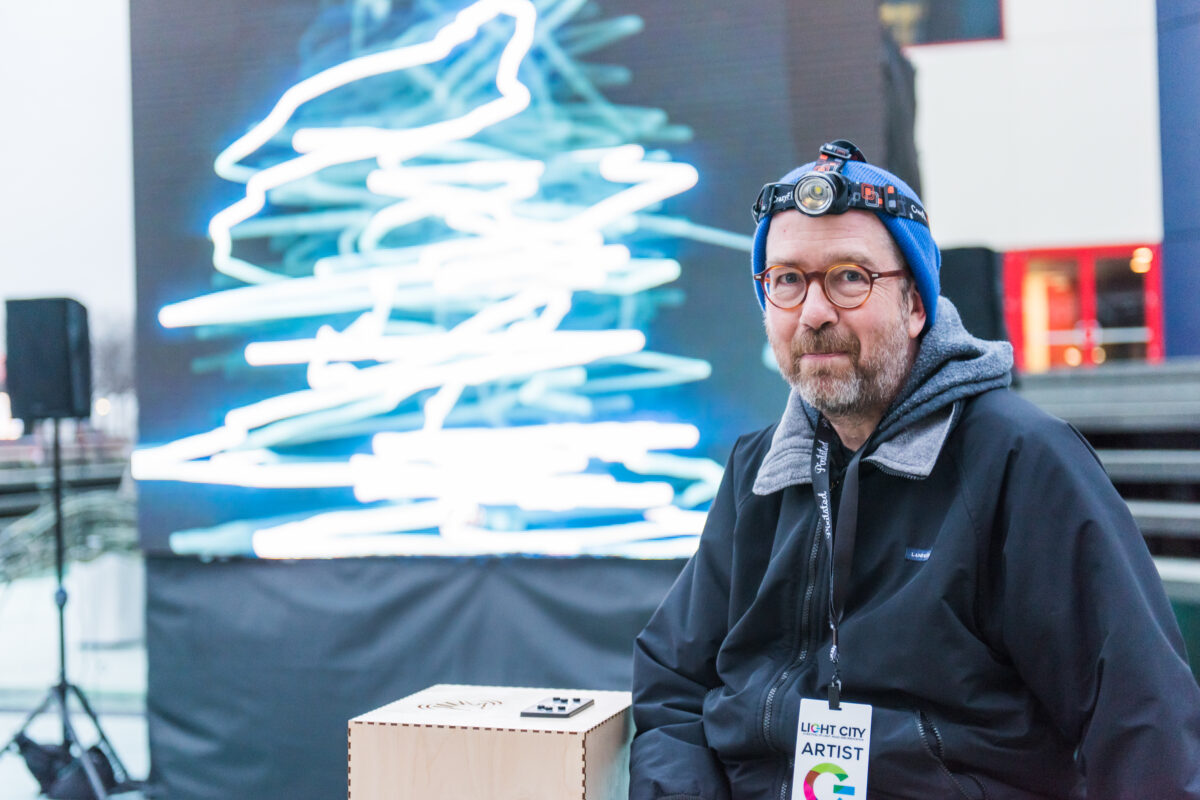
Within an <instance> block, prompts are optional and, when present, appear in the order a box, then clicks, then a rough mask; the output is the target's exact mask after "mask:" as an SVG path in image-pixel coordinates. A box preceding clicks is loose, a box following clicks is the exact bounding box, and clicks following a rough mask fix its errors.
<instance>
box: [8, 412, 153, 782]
mask: <svg viewBox="0 0 1200 800" xmlns="http://www.w3.org/2000/svg"><path fill="white" fill-rule="evenodd" d="M53 422H54V459H53V460H54V568H55V576H56V578H57V582H58V588H57V589H56V590H55V592H54V604H55V605H56V606H58V683H56V684H55V685H54V686H51V687H50V690H49V691H48V692H47V693H46V697H45V699H43V700H42V702H41V703H40V704H39V705H38V707H37V708H35V709H34V710H33V711H32V712H31V713H30V714H29V716H28V717H27V718H26V719H25V722H24V723H23V724H22V725H21V728H20V730H18V731H17V732H16V734H15V735H14V736H13V738H12V740H11V741H10V742H9V743H8V745H6V746H5V748H4V750H9V749H12V748H15V747H16V743H17V740H18V739H19V738H21V737H22V736H23V735H25V734H26V731H27V729H28V728H29V726H30V725H31V724H32V723H33V721H34V720H35V719H37V718H38V717H39V716H41V715H42V714H43V713H45V712H46V711H47V710H48V709H49V708H51V706H53V707H54V708H55V709H56V710H57V711H58V717H59V720H60V721H61V722H62V746H63V749H64V751H65V752H67V753H69V754H70V755H71V756H72V759H73V760H74V761H78V762H79V765H80V766H81V767H82V768H83V771H84V774H85V775H86V776H87V781H88V785H89V786H90V787H91V789H92V793H93V794H94V795H95V797H96V799H97V800H107V799H108V796H109V795H108V791H107V790H106V789H105V788H104V781H103V780H101V778H100V773H99V772H98V771H97V770H96V765H95V764H93V763H92V759H91V757H90V756H89V755H88V749H87V748H86V747H84V745H83V742H81V741H80V740H79V736H78V735H77V734H76V733H75V728H74V726H73V725H71V711H70V708H69V701H70V698H71V697H72V696H74V697H75V699H76V700H77V701H78V702H79V707H80V708H81V709H83V713H84V714H85V715H87V717H88V719H90V720H91V722H92V725H93V726H94V727H95V729H96V735H97V737H98V740H99V741H98V746H99V747H100V749H101V750H102V751H103V753H104V755H105V757H106V758H107V759H108V761H109V763H110V765H111V766H112V770H113V777H114V779H115V780H116V785H117V786H123V785H128V784H129V783H130V781H129V772H128V771H127V770H126V769H125V765H124V764H123V763H121V759H120V758H119V757H118V756H117V751H116V750H115V749H114V748H113V746H112V743H111V742H109V740H108V737H107V736H105V735H104V729H103V728H101V727H100V718H99V717H97V716H96V712H95V711H93V710H92V706H91V704H90V703H88V701H87V697H85V696H84V694H83V691H82V690H81V689H80V688H79V687H78V686H76V685H75V684H73V683H70V682H69V681H68V680H67V637H66V625H65V622H66V620H65V615H64V609H65V608H66V606H67V590H66V589H65V588H63V571H64V566H65V562H66V542H65V537H64V535H63V512H62V489H63V480H62V444H61V442H60V441H59V419H58V417H55V418H54V420H53ZM3 752H4V751H0V753H3Z"/></svg>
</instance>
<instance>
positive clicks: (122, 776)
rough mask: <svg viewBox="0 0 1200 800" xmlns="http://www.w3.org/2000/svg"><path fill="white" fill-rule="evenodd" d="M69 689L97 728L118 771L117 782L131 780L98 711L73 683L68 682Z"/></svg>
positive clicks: (105, 748)
mask: <svg viewBox="0 0 1200 800" xmlns="http://www.w3.org/2000/svg"><path fill="white" fill-rule="evenodd" d="M67 689H68V690H70V692H71V693H72V694H74V695H75V699H76V700H78V701H79V705H80V707H81V708H83V713H85V714H87V716H88V719H90V720H91V721H92V725H93V726H95V728H96V736H97V737H98V738H99V739H100V743H101V744H102V745H103V746H104V750H105V755H107V756H108V760H109V763H110V764H112V767H113V771H114V772H115V773H116V777H117V783H125V782H126V781H128V780H129V771H128V770H126V769H125V764H124V763H122V761H121V759H120V757H119V756H118V755H117V751H116V749H115V748H114V747H113V746H112V742H110V741H109V740H108V737H107V736H105V735H104V729H103V728H101V727H100V718H99V717H98V716H96V712H95V711H93V710H92V707H91V705H90V704H89V703H88V701H87V697H85V696H84V694H83V691H82V690H81V689H80V688H79V687H78V686H76V685H75V684H73V683H68V684H67Z"/></svg>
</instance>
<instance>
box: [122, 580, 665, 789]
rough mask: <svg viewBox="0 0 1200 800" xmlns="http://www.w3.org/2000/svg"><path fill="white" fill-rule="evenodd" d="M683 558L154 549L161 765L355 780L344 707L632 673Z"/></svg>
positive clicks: (607, 679) (193, 773)
mask: <svg viewBox="0 0 1200 800" xmlns="http://www.w3.org/2000/svg"><path fill="white" fill-rule="evenodd" d="M682 566H683V562H682V561H630V560H622V559H550V558H540V559H530V558H463V559H440V558H438V559H434V558H413V559H387V558H372V559H347V560H335V561H298V562H271V561H257V560H245V561H228V562H220V563H202V562H199V561H195V560H191V559H183V558H160V557H150V558H148V559H147V634H146V635H147V650H148V657H149V680H148V689H147V711H148V717H149V727H150V749H151V761H152V772H153V776H152V777H153V779H154V780H155V782H156V783H158V784H159V785H160V786H162V787H163V788H164V789H165V790H166V792H167V796H168V797H169V798H171V800H202V799H203V800H208V799H209V798H212V799H213V800H216V799H217V798H220V800H238V799H239V798H246V800H272V798H280V800H284V799H285V798H286V799H287V800H304V799H305V798H313V799H314V800H316V799H317V798H321V799H322V800H323V799H324V798H336V797H344V796H345V792H346V723H347V721H348V720H349V719H350V718H351V717H353V716H356V715H358V714H361V713H363V712H365V711H368V710H370V709H373V708H377V707H379V706H381V705H383V704H385V703H388V702H390V701H392V700H396V699H398V698H400V697H403V696H405V695H407V694H410V693H412V692H415V691H417V690H419V689H422V688H424V687H426V686H429V685H431V684H435V683H466V684H490V685H517V686H547V687H562V688H592V689H628V688H629V683H630V655H631V652H632V648H633V639H634V637H635V636H636V635H637V633H638V631H640V630H641V628H642V627H643V626H644V625H645V623H646V621H647V620H648V619H649V617H650V614H651V613H652V612H653V611H654V609H655V607H657V605H658V603H659V601H660V600H661V599H662V597H663V595H664V594H665V593H666V591H667V589H668V588H669V587H670V585H671V583H672V582H673V581H674V579H675V577H676V575H677V574H678V572H679V570H680V569H681V568H682Z"/></svg>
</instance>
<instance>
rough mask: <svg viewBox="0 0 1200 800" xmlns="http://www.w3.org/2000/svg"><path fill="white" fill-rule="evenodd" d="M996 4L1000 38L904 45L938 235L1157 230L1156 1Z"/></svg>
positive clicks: (1021, 239)
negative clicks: (914, 76) (910, 67)
mask: <svg viewBox="0 0 1200 800" xmlns="http://www.w3.org/2000/svg"><path fill="white" fill-rule="evenodd" d="M1003 5H1004V25H1005V38H1004V40H1003V41H996V42H981V43H964V44H949V45H931V46H924V47H912V48H908V50H907V55H908V57H909V58H910V59H911V60H912V62H913V65H914V66H915V67H916V71H917V132H916V133H917V147H918V150H919V153H920V157H921V170H922V175H921V177H922V182H923V192H922V194H923V199H924V200H925V205H926V208H927V209H928V210H929V213H930V215H931V219H932V222H933V232H934V236H935V237H936V238H937V240H938V242H939V243H940V244H941V245H942V246H943V247H954V246H966V245H986V246H989V247H992V248H993V249H996V250H1020V249H1032V248H1039V247H1053V246H1073V245H1090V244H1123V243H1133V242H1160V241H1162V176H1161V173H1160V157H1159V153H1160V144H1159V127H1158V61H1157V59H1158V55H1157V34H1156V26H1155V5H1154V1H1153V0H1004V3H1003ZM1181 68H1189V69H1194V68H1195V67H1194V65H1181Z"/></svg>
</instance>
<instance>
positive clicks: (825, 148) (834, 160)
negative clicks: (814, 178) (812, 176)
mask: <svg viewBox="0 0 1200 800" xmlns="http://www.w3.org/2000/svg"><path fill="white" fill-rule="evenodd" d="M847 161H861V162H863V163H864V164H865V163H866V162H867V157H866V156H864V155H863V152H862V150H859V149H858V147H857V146H856V145H855V144H854V142H850V141H847V140H846V139H837V140H835V141H832V142H826V143H825V144H823V145H821V154H820V155H819V156H817V163H816V165H814V166H813V172H841V171H842V167H844V166H845V165H846V162H847Z"/></svg>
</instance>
